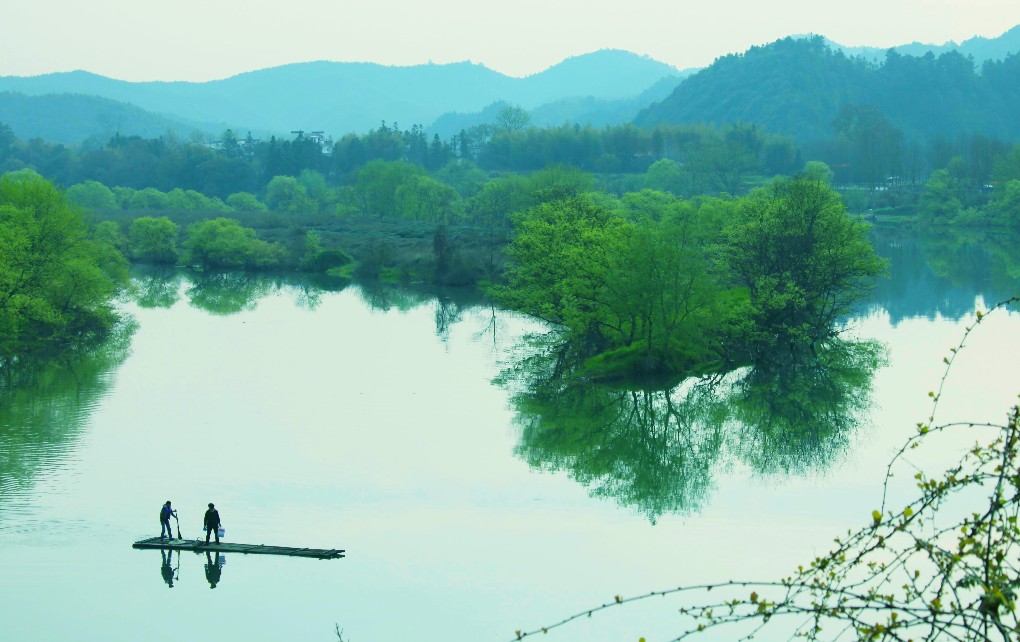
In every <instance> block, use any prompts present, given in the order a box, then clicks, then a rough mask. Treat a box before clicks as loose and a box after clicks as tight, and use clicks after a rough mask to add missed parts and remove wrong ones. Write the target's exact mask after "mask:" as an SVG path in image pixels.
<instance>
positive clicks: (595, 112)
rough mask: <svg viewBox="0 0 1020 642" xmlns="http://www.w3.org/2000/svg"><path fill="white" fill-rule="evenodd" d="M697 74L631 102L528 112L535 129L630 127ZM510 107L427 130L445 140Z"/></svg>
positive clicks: (574, 100) (595, 101)
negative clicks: (567, 125) (575, 126)
mask: <svg viewBox="0 0 1020 642" xmlns="http://www.w3.org/2000/svg"><path fill="white" fill-rule="evenodd" d="M695 71H696V70H685V71H683V72H680V73H679V74H678V75H675V76H665V77H663V78H661V79H660V80H659V81H658V82H656V83H655V84H653V85H652V86H651V87H649V88H648V89H646V90H644V91H643V92H641V93H640V94H638V95H636V96H631V97H629V98H618V99H609V100H606V99H601V98H595V97H594V96H583V97H581V96H572V97H569V98H561V99H560V100H557V101H554V102H551V103H546V104H544V105H539V106H538V107H535V108H533V109H530V110H528V115H529V117H530V118H531V124H532V125H534V126H536V127H558V126H560V125H563V124H579V125H591V126H593V127H603V126H605V125H619V124H623V123H629V122H631V121H633V120H634V118H635V116H637V114H638V113H639V112H640V111H641V110H642V109H644V108H645V107H648V106H649V105H651V104H652V103H655V102H658V101H660V100H663V99H664V98H666V96H668V95H669V94H670V93H671V92H672V91H673V89H675V88H676V86H677V85H678V84H680V81H682V80H683V79H684V78H686V77H687V76H689V75H690V74H692V73H694V72H695ZM507 105H508V103H507V102H506V101H498V102H495V103H492V104H491V105H488V106H487V107H486V108H485V109H483V110H481V111H478V112H472V113H458V112H449V113H446V114H443V115H442V116H440V117H439V118H437V119H436V120H435V122H433V123H432V125H430V126H429V127H428V128H427V129H428V131H429V133H435V134H438V135H439V136H440V138H443V139H445V138H448V137H450V136H452V135H454V134H457V133H458V132H460V131H461V130H464V129H469V128H471V127H475V126H478V125H491V124H493V123H494V122H496V119H497V116H498V115H499V112H500V110H502V109H503V108H504V107H505V106H507Z"/></svg>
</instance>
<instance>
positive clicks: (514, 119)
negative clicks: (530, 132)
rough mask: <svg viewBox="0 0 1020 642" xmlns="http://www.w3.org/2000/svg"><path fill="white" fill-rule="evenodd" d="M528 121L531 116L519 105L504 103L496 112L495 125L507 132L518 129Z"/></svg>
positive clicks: (523, 126)
mask: <svg viewBox="0 0 1020 642" xmlns="http://www.w3.org/2000/svg"><path fill="white" fill-rule="evenodd" d="M530 123H531V116H529V115H528V112H527V111H525V109H524V108H523V107H521V106H520V105H505V106H504V107H503V108H502V109H500V110H499V113H498V114H496V127H498V128H500V129H502V130H504V131H507V132H516V131H520V130H522V129H524V128H525V127H527V126H528V125H529V124H530Z"/></svg>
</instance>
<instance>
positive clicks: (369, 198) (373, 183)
mask: <svg viewBox="0 0 1020 642" xmlns="http://www.w3.org/2000/svg"><path fill="white" fill-rule="evenodd" d="M424 174H425V170H423V169H422V168H420V167H418V166H416V165H411V164H410V163H405V162H404V161H392V162H386V161H381V160H375V161H371V162H370V163H367V164H366V165H365V166H364V167H362V168H361V170H360V171H359V172H358V174H357V178H355V181H354V185H353V188H354V189H353V190H352V195H353V196H354V198H355V199H356V204H357V207H358V208H359V209H360V210H361V213H362V214H364V215H365V216H378V217H380V218H381V217H384V216H394V215H396V213H397V205H396V201H395V199H396V193H397V189H399V188H400V186H401V185H403V184H404V183H406V182H407V181H409V180H410V179H411V178H412V177H414V176H423V175H424Z"/></svg>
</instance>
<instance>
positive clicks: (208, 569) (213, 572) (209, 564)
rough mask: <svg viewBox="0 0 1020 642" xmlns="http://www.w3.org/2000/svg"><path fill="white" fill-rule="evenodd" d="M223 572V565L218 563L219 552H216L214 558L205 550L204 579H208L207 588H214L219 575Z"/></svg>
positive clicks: (218, 580)
mask: <svg viewBox="0 0 1020 642" xmlns="http://www.w3.org/2000/svg"><path fill="white" fill-rule="evenodd" d="M222 573H223V566H222V565H220V554H219V553H218V552H217V553H216V559H215V560H214V559H213V558H212V556H211V555H210V554H209V551H206V552H205V579H207V580H208V581H209V588H211V589H214V588H216V585H217V584H219V582H220V575H221V574H222Z"/></svg>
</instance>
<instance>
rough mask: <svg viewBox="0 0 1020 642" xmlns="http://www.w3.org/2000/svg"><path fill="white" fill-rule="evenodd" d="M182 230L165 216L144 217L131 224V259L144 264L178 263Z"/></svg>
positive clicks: (129, 230) (129, 233) (129, 236)
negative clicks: (178, 249)
mask: <svg viewBox="0 0 1020 642" xmlns="http://www.w3.org/2000/svg"><path fill="white" fill-rule="evenodd" d="M180 231H181V228H180V227H179V226H178V225H177V224H176V223H174V222H173V221H171V220H170V219H168V218H167V217H165V216H161V217H159V218H154V217H152V216H143V217H141V218H136V219H135V220H134V221H132V222H131V227H129V228H128V243H129V245H130V248H131V258H133V259H134V260H136V261H140V262H142V263H176V262H177V257H178V256H179V253H178V251H177V237H178V236H179V235H180Z"/></svg>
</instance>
